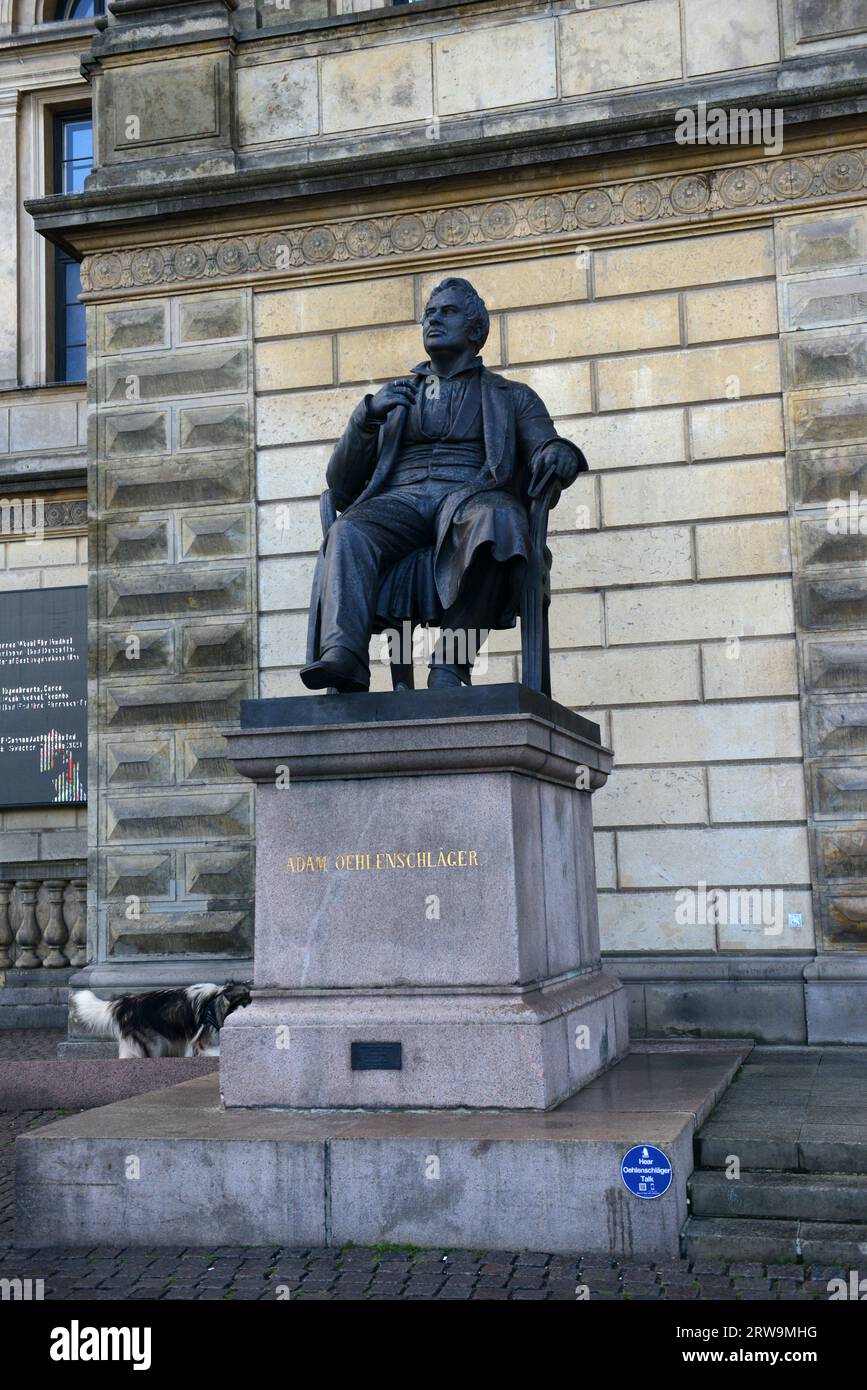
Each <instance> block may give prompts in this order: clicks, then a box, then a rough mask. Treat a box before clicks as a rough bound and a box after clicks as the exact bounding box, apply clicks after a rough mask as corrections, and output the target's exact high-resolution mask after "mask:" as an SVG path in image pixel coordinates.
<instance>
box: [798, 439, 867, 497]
mask: <svg viewBox="0 0 867 1390" xmlns="http://www.w3.org/2000/svg"><path fill="white" fill-rule="evenodd" d="M792 464H793V476H794V484H795V500H796V502H800V503H811V502H832V501H834V500H835V499H837V498H843V499H844V500H845V499H847V498H848V496H849V493H850V492H863V491H864V490H865V488H867V453H865V451H864V450H863V449H818V450H816V452H815V453H798V454H795V455H794V456H793V459H792Z"/></svg>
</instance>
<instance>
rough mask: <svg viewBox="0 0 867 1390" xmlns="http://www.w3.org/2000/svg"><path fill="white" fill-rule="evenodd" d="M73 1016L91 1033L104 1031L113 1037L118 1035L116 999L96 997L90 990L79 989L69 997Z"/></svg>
mask: <svg viewBox="0 0 867 1390" xmlns="http://www.w3.org/2000/svg"><path fill="white" fill-rule="evenodd" d="M70 1008H71V1010H72V1015H73V1018H74V1019H75V1020H76V1022H77V1023H80V1024H81V1026H82V1028H87V1029H89V1030H90V1032H91V1033H104V1034H106V1035H108V1036H110V1037H113V1038H119V1037H120V1029H119V1028H118V1026H117V1018H116V1015H117V1001H116V1000H112V1001H106V1000H105V999H97V997H96V995H95V994H94V993H93V991H92V990H89V989H79V990H76V991H75V993H74V994H73V995H71V997H70Z"/></svg>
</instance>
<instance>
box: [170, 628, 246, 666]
mask: <svg viewBox="0 0 867 1390" xmlns="http://www.w3.org/2000/svg"><path fill="white" fill-rule="evenodd" d="M253 659H254V654H253V634H252V624H251V622H250V620H249V619H240V620H234V621H232V620H230V621H226V622H214V623H199V624H196V625H193V624H187V625H186V626H185V627H184V629H183V638H182V642H181V665H182V667H183V669H184V670H185V671H218V670H230V669H232V668H237V667H239V666H250V665H252V663H253Z"/></svg>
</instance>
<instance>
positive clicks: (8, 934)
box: [0, 879, 15, 970]
mask: <svg viewBox="0 0 867 1390" xmlns="http://www.w3.org/2000/svg"><path fill="white" fill-rule="evenodd" d="M14 887H15V884H14V883H11V882H9V881H8V880H6V879H4V880H3V881H2V882H0V970H11V969H12V953H11V951H10V949H9V948H10V946H11V945H12V942H13V941H14V939H15V938H14V936H13V935H12V927H11V926H10V924H9V900H10V898H11V897H12V890H13V889H14Z"/></svg>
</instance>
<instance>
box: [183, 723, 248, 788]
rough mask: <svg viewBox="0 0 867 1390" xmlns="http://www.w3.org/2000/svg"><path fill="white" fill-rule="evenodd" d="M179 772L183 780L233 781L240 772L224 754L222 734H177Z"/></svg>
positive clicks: (224, 743) (224, 745)
mask: <svg viewBox="0 0 867 1390" xmlns="http://www.w3.org/2000/svg"><path fill="white" fill-rule="evenodd" d="M178 740H179V743H180V765H181V773H180V776H181V777H183V780H184V781H185V782H234V781H237V779H238V778H239V776H240V774H239V773H238V772H237V771H236V769H235V766H234V764H233V763H230V762H229V759H228V757H227V756H226V740H225V739H224V738H223V736H222V734H216V733H214V734H206V733H203V734H188V735H184V734H179V735H178Z"/></svg>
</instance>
